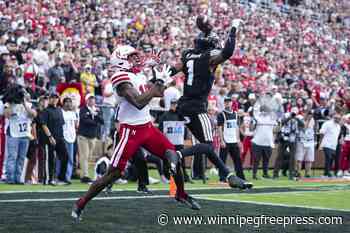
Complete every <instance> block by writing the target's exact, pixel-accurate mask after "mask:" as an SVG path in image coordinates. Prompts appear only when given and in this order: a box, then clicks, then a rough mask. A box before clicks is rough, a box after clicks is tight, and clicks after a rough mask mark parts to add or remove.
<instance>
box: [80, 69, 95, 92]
mask: <svg viewBox="0 0 350 233" xmlns="http://www.w3.org/2000/svg"><path fill="white" fill-rule="evenodd" d="M80 82H81V83H82V85H83V94H84V95H86V94H88V93H90V94H92V95H95V87H97V86H98V83H97V79H96V75H95V74H93V73H92V66H91V65H90V64H86V65H85V66H84V70H83V72H81V73H80Z"/></svg>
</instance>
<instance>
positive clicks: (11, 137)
mask: <svg viewBox="0 0 350 233" xmlns="http://www.w3.org/2000/svg"><path fill="white" fill-rule="evenodd" d="M4 115H5V118H7V119H8V122H9V125H8V128H7V132H6V136H7V138H6V142H7V159H6V183H8V184H21V183H23V181H22V180H21V175H22V171H23V165H24V159H25V157H26V155H27V152H28V147H29V138H31V137H32V136H31V124H32V120H33V118H35V117H36V115H37V112H36V111H35V110H34V109H33V108H32V106H31V104H30V103H29V102H28V99H26V98H25V99H24V100H23V103H21V104H19V103H16V102H7V103H5V110H4Z"/></svg>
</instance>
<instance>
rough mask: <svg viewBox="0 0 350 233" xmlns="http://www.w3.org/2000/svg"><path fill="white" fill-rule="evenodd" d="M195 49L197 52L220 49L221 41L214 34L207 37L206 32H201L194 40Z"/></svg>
mask: <svg viewBox="0 0 350 233" xmlns="http://www.w3.org/2000/svg"><path fill="white" fill-rule="evenodd" d="M194 48H195V50H197V51H201V52H202V51H207V50H212V49H219V48H221V44H220V39H219V37H218V35H217V34H216V33H214V32H211V33H210V34H208V35H205V33H204V32H200V33H199V34H198V36H197V37H196V38H195V39H194Z"/></svg>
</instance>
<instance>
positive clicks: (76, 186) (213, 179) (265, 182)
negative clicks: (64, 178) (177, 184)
mask: <svg viewBox="0 0 350 233" xmlns="http://www.w3.org/2000/svg"><path fill="white" fill-rule="evenodd" d="M320 172H321V171H316V172H315V173H316V175H319V174H320ZM207 174H208V173H207ZM245 174H246V177H247V178H248V179H249V178H250V177H251V172H250V171H245ZM150 175H151V176H152V177H155V178H158V179H159V176H158V174H157V172H156V170H150ZM208 176H209V181H208V182H207V184H203V182H202V181H194V184H186V187H188V188H207V187H223V186H222V185H218V176H217V175H209V174H208ZM252 182H253V183H254V186H255V187H257V188H259V187H277V186H281V187H295V186H298V187H299V186H302V187H304V186H320V185H330V184H332V182H327V183H322V182H299V181H298V182H297V181H290V180H288V179H287V178H286V177H281V178H280V179H277V180H272V179H259V180H254V181H252ZM333 184H339V182H337V181H334V182H333ZM348 184H350V181H349V182H348ZM88 187H89V186H88V185H87V184H82V183H80V181H79V180H73V184H72V185H69V186H56V187H52V186H48V185H7V184H0V193H1V192H2V191H55V190H57V191H64V190H79V191H80V190H87V189H88ZM136 187H137V185H136V183H135V182H129V183H128V184H125V185H116V186H115V188H117V189H128V190H135V189H136ZM149 188H151V189H168V188H169V186H168V185H164V184H155V185H150V186H149Z"/></svg>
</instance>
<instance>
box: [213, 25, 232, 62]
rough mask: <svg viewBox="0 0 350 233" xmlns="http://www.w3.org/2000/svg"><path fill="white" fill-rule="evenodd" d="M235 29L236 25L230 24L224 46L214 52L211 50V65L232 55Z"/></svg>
mask: <svg viewBox="0 0 350 233" xmlns="http://www.w3.org/2000/svg"><path fill="white" fill-rule="evenodd" d="M236 30H237V29H236V27H234V26H232V28H231V30H230V32H229V35H228V38H227V40H226V42H225V46H224V48H223V49H222V50H221V51H220V52H218V53H216V52H215V50H213V52H212V54H211V56H210V60H209V63H210V65H211V66H217V65H219V64H221V63H223V62H225V61H226V60H227V59H229V58H230V57H231V56H232V54H233V52H234V50H235V45H236Z"/></svg>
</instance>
